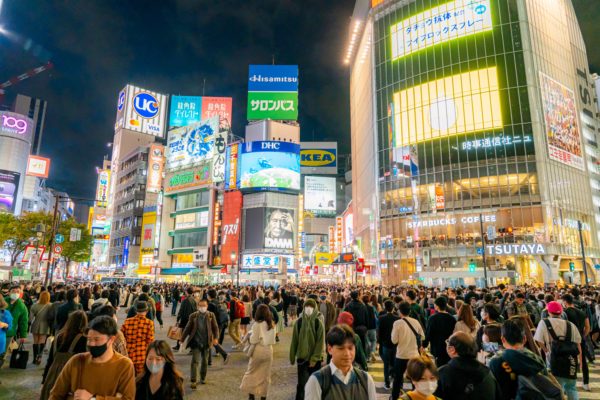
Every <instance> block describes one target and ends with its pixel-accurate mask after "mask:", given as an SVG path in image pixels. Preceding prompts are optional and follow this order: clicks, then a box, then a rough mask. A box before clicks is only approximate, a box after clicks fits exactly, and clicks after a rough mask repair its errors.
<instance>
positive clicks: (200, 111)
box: [169, 96, 233, 129]
mask: <svg viewBox="0 0 600 400" xmlns="http://www.w3.org/2000/svg"><path fill="white" fill-rule="evenodd" d="M232 106H233V99H232V98H231V97H209V96H172V97H171V110H170V113H169V129H172V128H176V127H182V126H188V125H192V124H195V123H198V122H200V121H204V120H207V119H209V118H212V117H214V116H218V117H219V120H222V121H223V123H222V125H223V126H224V127H225V128H228V127H230V126H231V118H232Z"/></svg>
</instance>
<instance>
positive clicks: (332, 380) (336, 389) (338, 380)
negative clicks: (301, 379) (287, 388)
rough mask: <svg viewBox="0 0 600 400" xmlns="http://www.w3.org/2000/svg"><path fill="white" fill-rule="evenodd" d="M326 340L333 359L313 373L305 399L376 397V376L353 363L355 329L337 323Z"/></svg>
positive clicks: (342, 399) (331, 399)
mask: <svg viewBox="0 0 600 400" xmlns="http://www.w3.org/2000/svg"><path fill="white" fill-rule="evenodd" d="M326 341H327V353H329V354H330V355H331V362H330V363H329V364H328V365H327V366H325V367H323V368H320V369H319V370H318V371H316V372H314V373H313V374H311V376H310V378H309V379H308V381H307V383H306V388H305V391H304V393H305V397H303V398H304V399H306V400H321V399H326V400H338V399H339V400H376V399H377V393H376V391H375V382H373V378H372V377H371V376H370V375H369V374H368V373H367V372H365V371H362V370H360V369H359V368H355V367H354V366H353V362H354V355H355V351H356V347H355V342H354V331H352V329H351V328H350V327H349V326H347V325H336V326H334V327H333V328H331V330H330V331H329V332H328V333H327V339H326ZM296 398H297V397H296Z"/></svg>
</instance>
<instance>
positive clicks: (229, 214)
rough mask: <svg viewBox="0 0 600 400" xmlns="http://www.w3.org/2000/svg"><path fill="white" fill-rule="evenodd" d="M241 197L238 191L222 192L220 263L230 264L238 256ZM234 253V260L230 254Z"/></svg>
mask: <svg viewBox="0 0 600 400" xmlns="http://www.w3.org/2000/svg"><path fill="white" fill-rule="evenodd" d="M242 202H243V197H242V193H241V192H240V191H237V190H236V191H231V192H225V193H224V194H223V210H224V211H225V212H224V213H223V223H222V228H221V231H222V233H221V264H224V265H231V264H234V263H235V261H236V260H237V257H239V256H240V246H239V243H240V231H241V227H242V225H241V220H242ZM234 253H235V255H236V260H234V259H233V257H232V254H234Z"/></svg>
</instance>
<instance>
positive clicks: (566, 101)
mask: <svg viewBox="0 0 600 400" xmlns="http://www.w3.org/2000/svg"><path fill="white" fill-rule="evenodd" d="M540 82H541V86H542V102H543V107H544V122H545V126H546V137H547V138H548V155H549V157H550V158H551V159H552V160H555V161H559V162H561V163H563V164H566V165H569V166H571V167H575V168H577V169H580V170H582V171H583V155H582V150H581V137H580V134H579V126H578V125H577V112H576V110H575V95H574V94H573V91H572V90H571V89H569V88H568V87H566V86H564V85H562V84H561V83H559V82H557V81H555V80H554V79H552V78H550V77H549V76H547V75H544V74H543V73H541V72H540Z"/></svg>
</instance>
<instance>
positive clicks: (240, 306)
mask: <svg viewBox="0 0 600 400" xmlns="http://www.w3.org/2000/svg"><path fill="white" fill-rule="evenodd" d="M245 316H246V307H245V306H244V303H243V302H242V301H240V299H238V298H237V293H236V292H231V300H230V301H229V321H230V322H229V336H231V339H232V340H233V342H234V345H233V349H234V350H237V349H239V347H240V345H241V343H242V340H241V339H240V324H241V322H242V318H244V317H245Z"/></svg>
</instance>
